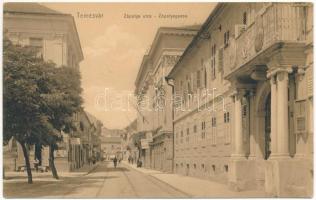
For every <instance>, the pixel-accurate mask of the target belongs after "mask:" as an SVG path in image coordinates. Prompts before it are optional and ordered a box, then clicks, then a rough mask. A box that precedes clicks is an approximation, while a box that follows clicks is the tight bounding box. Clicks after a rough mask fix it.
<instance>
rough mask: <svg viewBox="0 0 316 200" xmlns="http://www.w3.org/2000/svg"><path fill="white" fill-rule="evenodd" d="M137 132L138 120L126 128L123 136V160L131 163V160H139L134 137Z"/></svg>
mask: <svg viewBox="0 0 316 200" xmlns="http://www.w3.org/2000/svg"><path fill="white" fill-rule="evenodd" d="M136 132H137V120H136V119H135V120H134V121H132V122H131V123H130V124H129V125H128V126H126V127H125V128H124V133H123V134H122V137H121V139H122V154H123V160H125V161H128V160H129V161H130V160H131V158H132V159H133V161H134V160H137V159H136V157H137V155H138V149H137V147H136V146H135V143H134V140H133V135H134V134H135V133H136Z"/></svg>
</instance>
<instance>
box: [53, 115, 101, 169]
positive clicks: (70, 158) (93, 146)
mask: <svg viewBox="0 0 316 200" xmlns="http://www.w3.org/2000/svg"><path fill="white" fill-rule="evenodd" d="M74 123H75V124H76V131H72V132H71V133H70V134H69V135H66V134H64V139H63V143H65V145H63V146H65V151H66V152H67V155H65V154H63V155H61V156H60V158H64V159H66V158H67V162H66V161H64V162H63V163H66V165H65V164H63V165H59V166H58V165H57V169H58V167H60V169H63V168H65V166H69V167H68V168H69V170H70V171H72V170H75V169H79V168H81V167H83V166H84V165H90V164H92V163H93V162H95V161H97V160H99V159H100V157H101V127H102V123H101V122H100V121H99V120H97V119H96V118H95V117H94V116H92V115H91V114H89V113H88V112H86V111H84V110H82V111H81V112H77V113H76V114H75V115H74ZM57 153H58V151H57ZM57 155H58V154H57ZM57 158H58V157H57ZM56 162H57V159H56ZM66 168H67V167H66Z"/></svg>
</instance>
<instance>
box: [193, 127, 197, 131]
mask: <svg viewBox="0 0 316 200" xmlns="http://www.w3.org/2000/svg"><path fill="white" fill-rule="evenodd" d="M193 132H194V133H196V132H197V127H196V125H194V126H193Z"/></svg>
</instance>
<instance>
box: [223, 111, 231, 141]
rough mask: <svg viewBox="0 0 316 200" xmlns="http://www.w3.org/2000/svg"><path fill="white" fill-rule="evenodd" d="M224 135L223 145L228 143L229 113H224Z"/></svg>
mask: <svg viewBox="0 0 316 200" xmlns="http://www.w3.org/2000/svg"><path fill="white" fill-rule="evenodd" d="M224 135H225V144H229V143H230V116H229V112H225V113H224Z"/></svg>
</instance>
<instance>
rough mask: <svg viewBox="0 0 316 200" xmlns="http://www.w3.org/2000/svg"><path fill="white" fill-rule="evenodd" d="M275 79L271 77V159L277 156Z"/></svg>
mask: <svg viewBox="0 0 316 200" xmlns="http://www.w3.org/2000/svg"><path fill="white" fill-rule="evenodd" d="M275 79H276V77H275V76H271V78H270V84H271V157H273V156H275V155H276V154H277V152H278V151H277V119H278V112H277V86H276V80H275Z"/></svg>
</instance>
